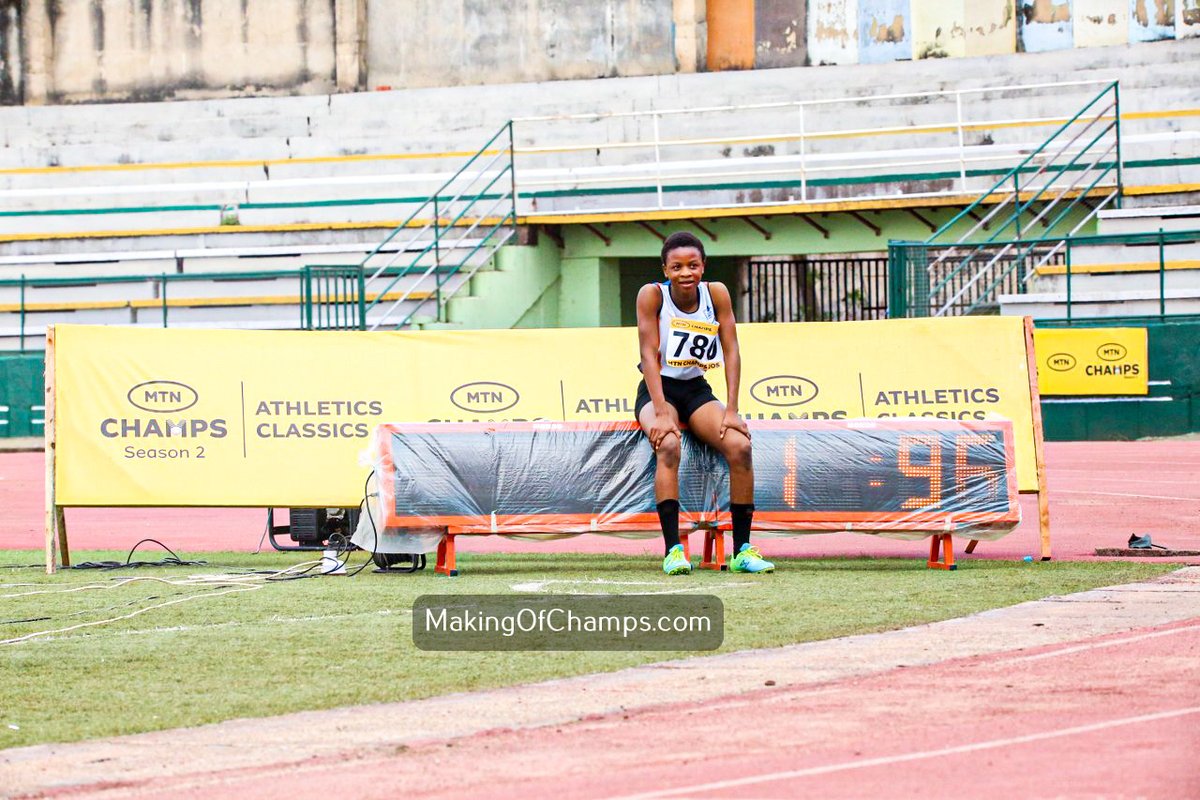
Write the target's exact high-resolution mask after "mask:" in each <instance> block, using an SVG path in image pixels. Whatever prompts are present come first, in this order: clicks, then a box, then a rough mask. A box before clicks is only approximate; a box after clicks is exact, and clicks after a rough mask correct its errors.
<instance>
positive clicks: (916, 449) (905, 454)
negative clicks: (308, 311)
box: [371, 418, 1020, 539]
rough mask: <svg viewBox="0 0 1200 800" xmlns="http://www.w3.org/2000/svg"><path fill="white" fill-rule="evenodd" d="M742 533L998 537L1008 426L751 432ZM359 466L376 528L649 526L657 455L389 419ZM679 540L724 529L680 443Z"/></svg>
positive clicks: (598, 438) (712, 488)
mask: <svg viewBox="0 0 1200 800" xmlns="http://www.w3.org/2000/svg"><path fill="white" fill-rule="evenodd" d="M749 426H750V430H751V435H752V439H753V443H754V445H753V446H754V450H753V453H754V472H755V506H756V512H755V516H754V528H755V530H758V531H765V532H771V531H774V532H781V533H782V532H795V533H802V532H809V533H812V532H822V531H856V532H862V533H874V534H881V535H886V536H893V537H896V538H907V539H913V538H922V537H924V536H928V535H930V534H933V533H956V534H969V535H970V536H971V537H972V538H977V539H991V538H997V537H999V536H1002V535H1003V534H1005V533H1007V532H1008V531H1010V530H1012V529H1013V528H1014V527H1015V526H1016V525H1017V524H1018V523H1019V522H1020V506H1019V504H1018V502H1017V483H1016V472H1015V466H1014V458H1013V434H1012V425H1011V423H1009V422H1008V421H1007V420H1000V419H996V420H986V421H975V420H972V421H955V420H938V419H925V418H919V419H880V420H874V419H870V420H869V419H852V420H772V421H758V422H750V423H749ZM371 460H372V461H373V462H374V465H375V469H376V476H377V478H378V494H379V507H378V514H379V516H378V518H377V519H376V524H377V525H380V526H381V530H389V531H399V530H413V531H417V530H421V531H424V532H430V531H433V530H437V529H449V530H450V531H451V532H454V533H496V534H508V535H513V534H518V535H534V534H560V535H561V534H576V533H622V532H625V533H628V532H633V531H657V530H658V516H657V513H656V511H655V498H654V469H655V460H654V453H653V451H652V450H651V448H650V445H649V443H648V442H647V440H646V437H645V436H644V435H643V434H642V432H641V430H640V429H639V428H638V426H637V424H636V423H634V422H632V421H631V422H596V423H572V422H533V423H464V424H445V423H442V424H438V423H433V424H387V425H381V426H379V427H378V428H376V431H375V435H374V439H373V442H372V450H371ZM679 488H680V498H679V501H680V524H681V528H682V529H683V530H688V529H695V528H713V527H727V526H728V521H729V514H728V508H729V477H728V468H727V466H726V464H725V460H724V458H723V457H722V456H721V455H720V454H719V453H718V452H717V451H715V450H713V449H712V448H710V447H708V446H706V445H704V444H703V443H701V442H700V441H699V440H697V439H696V438H695V437H694V436H692V435H691V434H690V433H687V432H685V434H684V437H683V450H682V457H681V462H680V467H679Z"/></svg>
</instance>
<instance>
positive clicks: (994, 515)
mask: <svg viewBox="0 0 1200 800" xmlns="http://www.w3.org/2000/svg"><path fill="white" fill-rule="evenodd" d="M1035 380H1036V378H1035ZM1034 385H1035V386H1036V384H1034ZM856 424H863V423H856ZM939 424H940V421H938V420H927V419H912V420H909V419H888V420H872V421H870V422H869V425H870V426H872V427H884V428H891V429H905V428H910V427H926V428H928V427H939ZM953 426H954V427H955V428H967V429H979V430H995V429H996V428H997V427H1001V428H1004V429H1005V433H1006V436H1005V467H1006V471H1005V474H1006V479H1007V480H1006V486H1005V488H1006V490H1007V494H1008V501H1009V503H1008V511H1006V512H959V513H950V514H939V513H911V512H883V513H870V512H831V513H821V512H782V511H771V512H760V513H758V514H756V516H755V528H756V529H757V530H779V531H787V530H792V531H813V532H819V531H830V532H832V531H846V530H850V531H858V532H863V533H872V532H877V531H888V530H910V531H929V532H930V534H931V535H930V554H929V559H928V561H927V562H926V564H927V566H928V567H929V568H931V569H944V570H953V569H956V565H955V563H954V544H953V541H952V538H951V534H950V533H949V532H948V529H950V528H953V527H955V526H958V525H965V524H972V525H986V524H995V525H1007V524H1015V523H1016V522H1018V521H1019V519H1020V507H1019V504H1018V488H1017V479H1016V458H1015V452H1014V447H1013V436H1012V423H1010V422H1008V421H999V420H997V421H988V422H974V421H961V422H955V423H953ZM755 427H761V428H767V429H771V428H775V429H784V430H800V429H806V430H811V429H821V428H839V429H844V428H845V427H847V423H846V421H842V420H772V421H766V422H757V423H756V424H755ZM498 429H503V430H506V431H536V430H564V429H567V430H599V431H611V430H626V431H632V430H637V429H638V426H637V423H636V422H632V421H629V422H585V423H571V422H525V423H499V424H490V423H424V424H385V425H380V426H379V427H378V428H377V430H376V436H378V437H380V439H379V441H378V443H379V445H380V446H379V447H378V451H377V452H378V456H379V462H380V463H379V466H380V467H381V468H382V470H383V471H384V474H387V473H388V472H392V471H394V468H395V467H394V463H393V461H392V457H391V452H390V448H389V447H387V446H386V445H387V442H388V440H389V438H390V436H391V435H393V434H396V433H433V432H445V431H481V430H498ZM1039 438H1040V437H1039ZM379 491H380V499H381V503H382V505H383V508H384V517H385V524H386V525H388V526H389V527H421V528H428V527H437V526H445V527H446V534H445V536H443V538H442V541H441V542H440V543H439V545H438V550H437V565H436V567H435V571H436V572H437V573H440V574H443V575H457V574H458V568H457V563H456V552H455V539H456V537H457V536H462V535H473V536H487V535H493V534H500V533H523V532H546V531H554V532H559V533H617V532H621V531H636V530H645V529H646V526H647V525H651V526H652V525H655V524H657V522H658V516H657V514H654V513H628V514H611V515H606V516H593V515H588V514H511V515H495V516H492V515H489V516H488V517H482V516H436V517H428V516H422V517H412V516H399V515H397V514H395V499H394V496H393V494H392V491H391V485H390V482H389V481H381V482H380V487H379ZM709 516H710V515H706V514H702V513H701V514H687V513H685V514H684V515H683V516H682V517H681V519H680V522H681V523H684V524H686V525H692V526H694V528H695V529H696V530H694V531H688V532H681V533H682V535H681V537H680V538H681V541H682V543H683V546H684V552H685V554H687V555H688V557H689V558H690V556H691V546H690V541H689V538H690V537H689V534H690V533H692V532H700V531H701V529H703V533H704V548H703V554H702V557H701V562H700V568H701V569H712V570H724V569H727V568H728V567H727V565H726V563H725V557H726V547H725V536H724V532H725V531H726V530H729V529H730V528H731V527H732V526H731V523H730V520H729V516H728V515H727V514H719V515H717V517H716V518H715V519H710V518H709ZM974 544H975V541H974V540H972V543H971V545H969V546H968V548H967V552H970V551H971V550H973V549H974Z"/></svg>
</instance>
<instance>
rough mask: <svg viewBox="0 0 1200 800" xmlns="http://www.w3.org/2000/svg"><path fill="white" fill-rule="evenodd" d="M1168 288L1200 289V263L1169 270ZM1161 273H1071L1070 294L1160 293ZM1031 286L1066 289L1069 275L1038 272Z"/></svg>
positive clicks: (1041, 289) (1039, 290) (1034, 289)
mask: <svg viewBox="0 0 1200 800" xmlns="http://www.w3.org/2000/svg"><path fill="white" fill-rule="evenodd" d="M1162 277H1163V279H1164V283H1165V285H1166V287H1167V288H1168V289H1200V263H1198V264H1196V266H1195V267H1193V268H1191V269H1173V270H1167V271H1166V273H1165V274H1164V275H1163V276H1162ZM1158 287H1159V274H1158V272H1157V271H1145V272H1107V273H1098V274H1097V273H1087V272H1084V273H1075V272H1072V273H1071V294H1072V296H1074V295H1075V294H1077V293H1083V294H1087V293H1090V292H1127V291H1128V292H1138V291H1149V292H1154V293H1155V294H1156V295H1157V292H1158ZM1029 290H1030V291H1031V292H1035V293H1043V292H1066V290H1067V276H1066V274H1065V273H1059V274H1056V275H1039V276H1038V277H1037V278H1034V279H1033V280H1032V281H1030V284H1029Z"/></svg>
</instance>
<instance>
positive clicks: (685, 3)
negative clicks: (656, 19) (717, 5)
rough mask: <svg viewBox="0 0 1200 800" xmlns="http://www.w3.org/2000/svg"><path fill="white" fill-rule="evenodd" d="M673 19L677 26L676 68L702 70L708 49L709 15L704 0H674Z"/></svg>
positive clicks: (684, 70) (682, 70)
mask: <svg viewBox="0 0 1200 800" xmlns="http://www.w3.org/2000/svg"><path fill="white" fill-rule="evenodd" d="M671 5H672V9H673V11H672V16H671V21H672V24H673V25H674V26H675V68H676V69H678V70H679V71H680V72H701V71H703V70H704V68H705V62H706V53H707V50H708V15H707V13H706V10H707V9H706V5H705V2H704V0H673V2H672V4H671Z"/></svg>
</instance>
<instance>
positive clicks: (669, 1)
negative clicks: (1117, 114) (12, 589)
mask: <svg viewBox="0 0 1200 800" xmlns="http://www.w3.org/2000/svg"><path fill="white" fill-rule="evenodd" d="M1197 36H1200V0H589V2H588V3H579V2H577V0H519V1H518V2H515V3H512V4H498V3H492V4H489V3H485V2H483V0H403V1H402V2H398V1H397V0H0V105H11V104H17V103H30V104H44V103H60V102H63V103H75V102H93V101H100V102H109V101H120V100H155V99H183V98H203V97H228V96H237V95H269V94H288V95H300V94H324V93H331V92H338V91H343V92H346V91H361V90H363V89H371V88H396V89H400V88H406V89H407V88H423V87H442V86H459V85H473V84H501V83H518V82H530V81H547V80H560V79H573V78H595V77H607V76H639V75H672V74H677V73H690V72H703V71H708V70H723V69H761V68H770V67H796V66H805V65H821V64H854V63H865V64H870V63H887V62H891V61H897V60H909V59H926V58H952V57H964V56H968V57H969V56H984V55H999V54H1005V53H1012V52H1017V51H1023V52H1039V51H1047V50H1060V49H1069V48H1073V47H1097V46H1107V45H1120V44H1126V43H1140V42H1153V41H1159V40H1162V39H1170V38H1183V37H1197Z"/></svg>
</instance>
